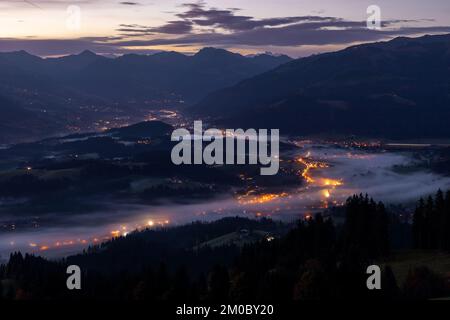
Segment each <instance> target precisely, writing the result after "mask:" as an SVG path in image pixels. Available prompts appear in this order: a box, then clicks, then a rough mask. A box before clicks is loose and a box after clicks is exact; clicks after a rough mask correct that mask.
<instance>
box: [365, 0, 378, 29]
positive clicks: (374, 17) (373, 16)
mask: <svg viewBox="0 0 450 320" xmlns="http://www.w3.org/2000/svg"><path fill="white" fill-rule="evenodd" d="M366 12H367V14H368V15H369V16H368V17H367V29H369V30H380V29H381V8H380V7H379V6H377V5H371V6H368V7H367V10H366Z"/></svg>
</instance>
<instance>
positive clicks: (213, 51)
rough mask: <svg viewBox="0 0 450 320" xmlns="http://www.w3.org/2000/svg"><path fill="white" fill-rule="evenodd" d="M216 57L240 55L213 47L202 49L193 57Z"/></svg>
mask: <svg viewBox="0 0 450 320" xmlns="http://www.w3.org/2000/svg"><path fill="white" fill-rule="evenodd" d="M216 55H229V56H240V54H238V53H233V52H230V51H228V50H225V49H221V48H214V47H205V48H202V49H200V51H198V52H197V53H196V54H195V55H194V56H216Z"/></svg>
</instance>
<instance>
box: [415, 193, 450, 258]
mask: <svg viewBox="0 0 450 320" xmlns="http://www.w3.org/2000/svg"><path fill="white" fill-rule="evenodd" d="M412 230H413V240H414V248H416V249H432V250H436V249H440V250H445V251H450V191H448V192H447V193H446V194H445V195H444V193H443V192H442V191H441V190H439V191H438V192H437V193H436V195H435V196H434V197H432V196H429V197H428V198H427V200H423V199H420V200H419V204H418V205H417V207H416V210H415V212H414V216H413V228H412Z"/></svg>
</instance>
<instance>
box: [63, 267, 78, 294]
mask: <svg viewBox="0 0 450 320" xmlns="http://www.w3.org/2000/svg"><path fill="white" fill-rule="evenodd" d="M66 273H67V274H70V276H69V277H68V278H67V281H66V285H67V289H69V290H74V289H76V290H81V269H80V267H79V266H77V265H71V266H68V267H67V271H66Z"/></svg>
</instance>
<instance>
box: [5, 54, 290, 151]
mask: <svg viewBox="0 0 450 320" xmlns="http://www.w3.org/2000/svg"><path fill="white" fill-rule="evenodd" d="M290 60H291V58H289V57H288V56H273V55H269V54H261V55H256V56H252V57H250V56H248V57H247V56H242V55H240V54H236V53H232V52H229V51H226V50H222V49H215V48H204V49H202V50H200V51H199V52H198V53H196V54H194V55H192V56H187V55H183V54H180V53H176V52H161V53H157V54H153V55H137V54H126V55H123V56H120V57H117V58H107V57H103V56H101V55H97V54H95V53H93V52H91V51H84V52H82V53H81V54H78V55H70V56H64V57H59V58H40V57H37V56H33V55H31V54H28V53H27V52H25V51H18V52H7V53H0V118H1V119H2V121H1V123H0V143H5V142H8V141H10V140H14V139H16V140H20V139H22V138H24V139H25V140H26V139H27V138H30V137H32V138H36V134H37V135H38V136H40V137H41V136H46V135H51V134H55V133H58V132H65V127H66V126H68V125H70V124H71V123H72V122H74V119H79V118H84V117H86V114H88V113H89V112H91V113H94V112H95V111H96V110H97V109H101V108H103V109H106V110H108V109H111V108H114V109H119V111H120V112H123V113H124V114H127V113H132V112H133V111H132V110H131V109H129V108H128V107H129V106H130V105H139V106H142V107H144V108H151V107H152V106H154V105H161V104H168V105H170V104H171V103H172V102H174V101H175V102H179V101H185V102H186V103H193V102H196V101H198V100H199V99H201V98H202V97H203V96H205V95H206V94H208V93H210V92H212V91H214V90H217V89H220V88H223V87H227V86H230V85H233V84H235V83H237V82H239V81H240V80H243V79H245V78H248V77H251V76H254V75H256V74H259V73H261V72H264V71H267V70H270V69H272V68H274V67H276V66H278V65H280V64H282V63H285V62H287V61H290ZM87 118H89V117H87ZM88 121H91V119H88V120H85V122H88Z"/></svg>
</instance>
